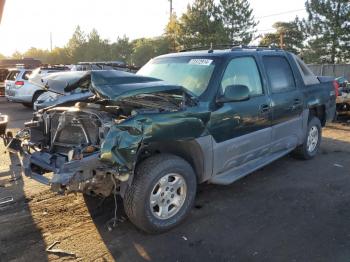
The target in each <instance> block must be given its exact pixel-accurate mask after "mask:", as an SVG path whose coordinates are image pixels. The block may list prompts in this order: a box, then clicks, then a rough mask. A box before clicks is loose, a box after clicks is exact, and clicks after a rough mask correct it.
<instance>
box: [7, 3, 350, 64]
mask: <svg viewBox="0 0 350 262" xmlns="http://www.w3.org/2000/svg"><path fill="white" fill-rule="evenodd" d="M305 8H306V11H307V14H308V16H307V17H306V18H304V19H300V18H298V17H296V18H295V19H294V20H293V21H290V22H276V23H275V24H274V25H273V27H274V29H275V32H273V33H266V34H259V32H258V31H257V29H256V27H257V25H258V21H257V19H256V18H255V17H254V14H253V9H252V8H251V7H250V4H249V1H248V0H219V1H216V0H195V1H194V2H193V4H191V5H188V7H187V11H186V12H185V13H184V14H182V15H181V16H180V17H177V16H176V14H173V15H172V17H171V18H170V19H169V20H170V21H169V23H168V24H167V26H166V28H165V29H164V33H163V35H161V36H159V37H154V38H140V39H135V40H130V39H129V38H128V37H127V36H123V37H118V38H117V39H116V41H115V42H111V41H109V40H107V39H103V38H102V37H101V36H100V35H99V34H98V32H97V31H96V30H95V29H93V30H92V31H91V32H90V33H88V34H86V33H85V32H83V31H82V30H81V28H80V27H79V26H77V28H76V30H75V32H74V33H73V35H72V37H71V38H70V40H69V41H68V43H67V44H66V45H65V46H64V47H56V48H54V49H53V50H52V51H49V50H43V49H38V48H34V47H32V48H30V49H29V50H27V51H26V52H24V53H19V52H15V53H14V54H13V55H12V57H13V58H21V57H32V58H37V59H40V60H41V61H42V62H43V63H49V64H71V63H76V62H81V61H111V60H113V61H114V60H120V61H124V62H126V63H128V64H133V65H136V66H142V65H143V64H145V63H146V62H147V61H148V60H149V59H151V58H152V57H155V56H158V55H161V54H165V53H169V52H176V51H180V50H182V49H188V48H193V47H204V48H209V47H211V46H214V47H215V46H220V45H248V44H251V43H258V44H259V45H265V46H276V47H281V45H282V47H283V48H284V49H286V50H289V51H292V52H294V53H296V54H299V55H300V56H301V57H302V58H303V59H304V60H305V61H306V62H307V63H342V62H349V61H350V21H349V20H350V4H349V1H348V0H307V1H306V3H305ZM1 57H3V56H2V55H1V54H0V59H1Z"/></svg>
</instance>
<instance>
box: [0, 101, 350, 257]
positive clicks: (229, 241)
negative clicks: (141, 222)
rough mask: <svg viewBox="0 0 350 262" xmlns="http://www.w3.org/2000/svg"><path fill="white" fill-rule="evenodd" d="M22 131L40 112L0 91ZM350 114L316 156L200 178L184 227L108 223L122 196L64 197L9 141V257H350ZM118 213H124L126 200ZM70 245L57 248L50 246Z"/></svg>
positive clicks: (1, 163)
mask: <svg viewBox="0 0 350 262" xmlns="http://www.w3.org/2000/svg"><path fill="white" fill-rule="evenodd" d="M0 112H1V113H7V114H9V115H10V119H11V123H10V128H11V129H13V130H16V129H18V128H20V127H21V126H22V125H23V122H24V121H25V120H29V119H30V116H31V112H30V111H29V110H28V109H26V108H24V107H23V106H22V105H16V104H9V103H7V102H6V101H5V100H4V99H2V98H0ZM348 119H349V120H350V117H346V116H345V117H342V119H341V120H342V122H341V123H336V124H331V125H329V126H328V127H327V128H326V129H324V132H323V137H324V138H323V143H322V147H321V152H320V153H319V154H318V155H317V157H316V158H315V159H313V160H311V161H300V160H295V159H293V158H291V157H289V156H287V157H284V158H283V159H280V160H278V161H276V162H274V163H272V164H270V165H268V166H266V167H265V168H263V169H261V170H259V171H257V172H254V173H253V174H251V175H249V176H247V177H246V178H244V179H241V180H239V181H238V182H236V183H234V184H232V185H230V186H215V185H207V184H205V185H201V186H200V187H199V190H198V195H197V200H196V205H195V208H194V209H193V210H192V212H191V214H190V216H189V218H188V219H187V220H186V221H185V222H184V223H183V224H182V225H180V226H179V227H177V228H176V229H174V230H172V231H171V232H168V233H165V234H162V235H146V234H144V233H142V232H140V231H138V230H137V229H135V227H134V226H133V225H132V224H131V223H130V222H129V221H127V220H126V221H125V222H120V223H119V224H118V226H117V227H116V228H114V229H113V230H111V231H109V230H108V227H107V224H108V221H109V220H110V219H111V218H112V217H113V212H114V210H113V208H114V205H113V199H106V200H105V201H104V202H102V201H101V200H100V199H90V198H89V199H84V198H83V197H82V196H81V195H77V196H75V195H69V196H57V195H54V194H53V193H51V192H50V191H49V190H48V188H47V187H45V186H42V185H39V184H38V183H36V182H35V181H32V180H30V179H28V178H26V177H23V178H22V177H21V175H20V166H19V159H18V158H17V157H16V156H13V155H12V156H10V155H9V154H5V153H3V152H4V146H3V144H2V142H0V152H1V153H0V199H1V198H4V197H7V196H12V197H13V198H14V202H12V203H10V204H8V205H0V261H1V262H2V261H76V260H77V261H349V260H350V223H349V221H350V191H349V188H350V122H349V123H348V122H347V121H348ZM119 207H120V208H119V211H118V216H119V217H123V216H125V215H124V214H123V212H122V207H121V203H119ZM55 241H60V243H59V244H57V245H56V246H54V247H53V248H54V249H62V250H63V251H68V252H70V253H73V254H74V255H69V254H66V253H61V254H52V253H50V252H47V251H46V249H47V248H48V246H50V245H51V244H52V243H54V242H55Z"/></svg>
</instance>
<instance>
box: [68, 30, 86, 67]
mask: <svg viewBox="0 0 350 262" xmlns="http://www.w3.org/2000/svg"><path fill="white" fill-rule="evenodd" d="M85 45H86V36H85V33H84V32H83V31H82V30H81V28H80V26H77V27H76V29H75V31H74V33H73V36H72V37H71V39H69V41H68V44H67V46H66V48H67V51H68V54H69V57H70V59H69V60H70V61H69V62H70V63H76V62H79V61H83V60H84V56H85V53H86V50H85Z"/></svg>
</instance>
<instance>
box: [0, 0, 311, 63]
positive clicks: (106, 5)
mask: <svg viewBox="0 0 350 262" xmlns="http://www.w3.org/2000/svg"><path fill="white" fill-rule="evenodd" d="M192 1H193V0H173V8H174V11H175V12H176V14H177V15H178V16H180V15H181V14H182V13H183V12H185V11H186V7H187V5H188V4H189V3H191V2H192ZM249 2H250V5H251V7H252V8H253V10H254V11H253V12H254V16H255V17H256V20H259V21H260V22H259V25H258V26H257V30H258V33H267V32H271V31H273V30H272V25H273V23H275V22H276V21H290V20H293V19H294V18H295V16H296V15H298V16H299V17H305V16H306V12H305V10H301V9H304V8H305V5H304V3H305V0H292V1H290V0H289V1H281V0H250V1H249ZM169 9H170V8H169V1H168V0H98V1H96V0H30V1H29V0H6V3H5V9H4V13H3V18H2V21H1V24H0V53H1V54H4V55H6V56H10V55H11V54H13V53H14V52H15V51H20V52H24V51H26V50H27V49H29V48H30V47H37V48H43V49H49V48H50V32H51V33H52V42H53V47H55V46H58V47H63V46H64V45H65V44H66V43H67V42H68V40H69V38H70V37H71V36H72V34H73V32H74V29H75V28H76V26H77V25H80V27H81V28H82V30H83V31H85V32H87V33H88V32H90V31H91V30H92V29H93V28H95V29H97V31H98V32H99V34H100V35H101V37H103V38H106V39H109V40H110V41H112V42H113V41H115V40H116V39H117V37H118V36H123V35H126V36H128V37H129V38H130V39H136V38H140V37H153V36H159V35H161V34H162V33H163V32H164V28H165V26H166V24H167V21H168V19H169ZM294 11H295V12H294ZM285 12H289V13H285ZM278 13H283V14H280V15H274V14H278Z"/></svg>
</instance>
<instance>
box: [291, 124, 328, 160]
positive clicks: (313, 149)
mask: <svg viewBox="0 0 350 262" xmlns="http://www.w3.org/2000/svg"><path fill="white" fill-rule="evenodd" d="M321 139H322V127H321V122H320V120H319V119H318V118H317V117H312V118H311V119H310V120H309V123H308V127H307V132H306V137H305V140H304V143H303V144H302V145H300V146H298V147H297V148H296V149H295V150H294V151H293V155H294V156H296V157H297V158H300V159H305V160H308V159H311V158H313V157H314V156H315V155H316V154H317V152H318V150H319V148H320V144H321Z"/></svg>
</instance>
